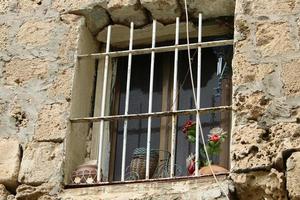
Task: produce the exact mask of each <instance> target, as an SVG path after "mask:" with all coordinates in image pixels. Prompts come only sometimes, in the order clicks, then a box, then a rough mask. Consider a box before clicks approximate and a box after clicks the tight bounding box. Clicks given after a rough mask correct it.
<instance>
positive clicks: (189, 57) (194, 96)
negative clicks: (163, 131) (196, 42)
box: [184, 0, 230, 200]
mask: <svg viewBox="0 0 300 200" xmlns="http://www.w3.org/2000/svg"><path fill="white" fill-rule="evenodd" d="M184 8H185V18H186V41H187V47H188V48H187V51H188V61H189V70H190V78H191V85H192V91H193V99H194V103H195V105H197V99H196V92H195V85H194V80H193V71H192V61H191V50H190V39H189V38H190V36H189V24H188V23H189V16H188V11H187V2H186V0H184ZM197 115H199V112H198V111H197ZM197 119H198V120H199V121H198V124H199V129H200V135H201V140H202V142H203V144H205V139H204V134H203V129H202V125H201V120H200V117H198V118H197ZM203 147H204V152H205V156H206V159H207V163H208V166H209V169H210V171H211V173H212V175H213V177H214V179H215V181H216V183H217V184H218V186H219V188H220V189H221V191H222V192H223V194H224V195H225V196H226V199H228V200H230V199H229V197H228V195H227V193H226V192H225V190H224V188H223V187H222V186H221V184H220V182H219V181H218V179H217V177H216V174H215V173H214V171H213V169H212V167H211V162H210V160H209V156H208V152H207V148H206V145H203Z"/></svg>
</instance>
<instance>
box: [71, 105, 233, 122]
mask: <svg viewBox="0 0 300 200" xmlns="http://www.w3.org/2000/svg"><path fill="white" fill-rule="evenodd" d="M220 110H223V111H224V110H232V106H217V107H209V108H201V109H199V110H197V109H187V110H176V111H161V112H152V113H138V114H136V113H135V114H128V115H110V116H104V117H79V118H70V122H71V123H89V122H99V121H101V120H104V121H117V120H125V119H145V118H148V117H150V116H151V117H156V118H159V117H167V116H172V115H177V116H178V115H192V114H196V113H197V112H198V113H199V114H207V113H213V112H218V111H220Z"/></svg>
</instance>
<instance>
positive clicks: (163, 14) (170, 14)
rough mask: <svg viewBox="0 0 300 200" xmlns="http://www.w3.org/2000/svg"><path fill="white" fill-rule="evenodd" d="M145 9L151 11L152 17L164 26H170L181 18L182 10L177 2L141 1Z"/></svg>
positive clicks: (160, 0)
mask: <svg viewBox="0 0 300 200" xmlns="http://www.w3.org/2000/svg"><path fill="white" fill-rule="evenodd" d="M141 4H142V5H143V7H144V8H146V9H147V10H149V11H150V13H151V15H152V17H153V18H154V19H157V20H158V21H159V22H161V23H163V24H170V23H174V22H175V21H176V17H180V15H181V8H180V5H179V3H178V2H177V0H141Z"/></svg>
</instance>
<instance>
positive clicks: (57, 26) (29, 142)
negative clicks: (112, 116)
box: [0, 0, 83, 200]
mask: <svg viewBox="0 0 300 200" xmlns="http://www.w3.org/2000/svg"><path fill="white" fill-rule="evenodd" d="M74 2H77V1H74ZM71 4H72V5H74V6H75V4H74V3H72V2H71V1H68V3H66V2H65V1H60V0H53V1H51V0H32V1H31V0H3V1H1V2H0V16H1V17H0V77H1V78H0V85H1V86H0V186H1V187H0V199H1V200H2V199H6V198H5V197H6V196H7V195H9V193H11V194H13V195H10V196H9V198H8V199H13V198H14V195H15V198H16V199H36V198H37V197H40V196H43V194H47V195H49V194H54V193H57V191H58V189H59V188H60V183H61V182H62V180H63V163H64V152H65V151H64V140H65V137H66V133H67V131H66V130H67V126H68V116H69V115H70V100H71V88H72V82H73V74H74V66H75V62H74V54H75V52H76V48H77V43H78V35H79V30H80V28H79V27H80V26H81V25H83V21H82V19H80V17H77V16H74V15H61V14H60V13H61V12H63V10H64V9H66V8H67V7H70V6H71ZM1 184H4V185H5V187H4V185H1ZM5 188H6V189H5ZM7 190H9V192H7ZM45 198H46V197H45Z"/></svg>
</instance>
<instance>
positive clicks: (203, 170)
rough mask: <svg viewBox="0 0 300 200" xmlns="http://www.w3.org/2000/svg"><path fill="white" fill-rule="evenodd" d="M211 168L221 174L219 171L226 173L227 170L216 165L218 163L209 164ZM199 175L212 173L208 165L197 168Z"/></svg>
mask: <svg viewBox="0 0 300 200" xmlns="http://www.w3.org/2000/svg"><path fill="white" fill-rule="evenodd" d="M211 168H212V170H213V172H214V173H215V174H221V173H228V172H229V171H228V170H227V169H225V168H224V167H221V166H218V165H211ZM199 174H200V175H212V172H211V170H210V168H209V166H205V167H201V169H199Z"/></svg>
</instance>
